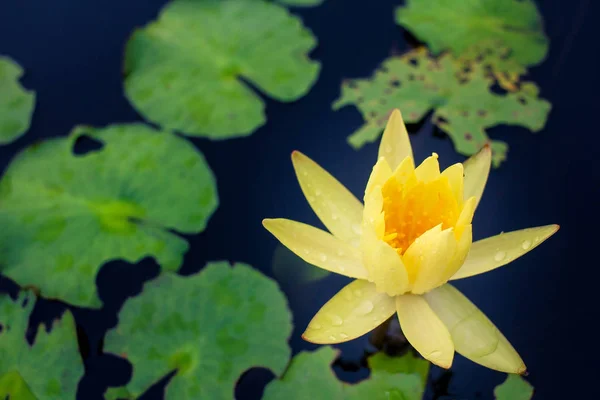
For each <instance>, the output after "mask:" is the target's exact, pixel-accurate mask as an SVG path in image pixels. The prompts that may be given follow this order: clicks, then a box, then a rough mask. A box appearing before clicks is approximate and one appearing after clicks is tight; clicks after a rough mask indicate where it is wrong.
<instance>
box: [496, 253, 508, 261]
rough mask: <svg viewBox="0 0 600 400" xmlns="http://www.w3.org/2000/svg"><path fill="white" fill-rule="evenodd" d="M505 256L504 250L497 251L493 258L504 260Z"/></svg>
mask: <svg viewBox="0 0 600 400" xmlns="http://www.w3.org/2000/svg"><path fill="white" fill-rule="evenodd" d="M505 257H506V252H505V251H499V252H497V253H496V255H495V256H494V260H496V261H502V260H504V258H505Z"/></svg>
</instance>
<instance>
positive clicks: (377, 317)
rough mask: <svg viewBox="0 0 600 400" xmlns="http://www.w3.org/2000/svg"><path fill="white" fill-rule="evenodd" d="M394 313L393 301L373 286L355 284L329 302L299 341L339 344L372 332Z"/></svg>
mask: <svg viewBox="0 0 600 400" xmlns="http://www.w3.org/2000/svg"><path fill="white" fill-rule="evenodd" d="M394 311H396V303H395V302H394V298H393V297H390V296H388V295H386V294H384V293H379V292H378V291H377V290H376V289H375V285H374V284H372V283H370V282H367V281H363V280H356V281H354V282H352V283H350V284H349V285H347V286H346V287H344V288H343V289H342V290H340V291H339V292H338V293H337V294H336V295H335V296H333V297H332V298H331V300H329V301H328V302H327V303H325V305H324V306H323V307H322V308H321V309H320V310H319V312H318V313H317V314H316V315H315V316H314V317H313V319H312V321H310V324H308V328H307V329H306V331H305V332H304V334H303V335H302V338H303V339H304V340H306V341H308V342H311V343H318V344H330V343H341V342H346V341H348V340H352V339H355V338H357V337H359V336H362V335H364V334H365V333H368V332H370V331H371V330H373V329H375V328H376V327H378V326H379V325H381V324H382V323H383V322H385V321H386V320H387V319H388V318H389V317H390V316H392V315H393V314H394Z"/></svg>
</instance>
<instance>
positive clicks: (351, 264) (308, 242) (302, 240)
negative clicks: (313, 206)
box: [263, 219, 367, 279]
mask: <svg viewBox="0 0 600 400" xmlns="http://www.w3.org/2000/svg"><path fill="white" fill-rule="evenodd" d="M263 225H264V227H265V228H266V229H267V230H268V231H269V232H271V233H272V234H273V236H275V237H276V238H277V239H278V240H279V241H280V242H281V243H282V244H283V245H284V246H285V247H287V248H288V249H290V250H291V251H293V252H294V253H295V254H296V255H298V256H299V257H300V258H302V259H303V260H304V261H306V262H307V263H309V264H313V265H315V266H317V267H320V268H323V269H326V270H327V271H331V272H335V273H336V274H341V275H345V276H349V277H351V278H361V279H366V278H367V270H366V269H365V267H364V266H363V264H362V255H361V254H360V251H359V250H358V249H357V248H355V247H353V246H351V245H350V244H348V243H346V242H344V241H343V240H340V239H338V238H336V237H335V236H333V235H331V234H329V233H328V232H325V231H322V230H320V229H318V228H315V227H313V226H310V225H306V224H303V223H300V222H296V221H291V220H289V219H265V220H263Z"/></svg>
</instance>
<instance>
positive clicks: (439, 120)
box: [333, 49, 551, 167]
mask: <svg viewBox="0 0 600 400" xmlns="http://www.w3.org/2000/svg"><path fill="white" fill-rule="evenodd" d="M493 82H494V81H493V79H492V78H490V76H489V74H488V71H487V69H486V68H485V65H483V64H481V63H473V62H469V63H466V64H465V62H464V60H458V59H456V58H454V57H453V56H452V55H451V54H447V53H446V54H444V55H442V56H440V57H432V56H431V55H430V54H428V53H427V51H426V50H424V49H418V50H414V51H411V52H409V53H406V54H405V55H403V56H400V57H391V58H388V59H387V60H385V61H384V62H383V64H382V65H381V67H379V69H378V70H377V71H376V72H375V74H374V75H373V77H372V78H371V79H355V80H350V81H347V82H344V83H343V84H342V94H341V96H340V98H339V99H338V100H336V101H335V103H334V104H333V109H334V110H337V109H339V108H341V107H343V106H346V105H351V104H352V105H355V106H356V107H358V109H359V111H360V112H361V114H362V115H363V118H364V119H365V124H364V125H363V126H362V127H361V128H359V129H358V130H357V131H356V132H354V133H353V134H352V135H351V136H350V137H349V138H348V141H349V143H350V144H351V145H352V146H353V147H354V148H360V147H362V146H363V145H364V144H366V143H368V142H374V141H375V140H377V138H378V137H379V136H380V135H381V133H382V132H383V129H384V127H385V124H386V122H387V120H388V116H389V114H390V112H391V111H392V110H393V109H394V108H399V109H400V110H401V111H402V115H403V117H404V120H405V121H406V122H408V123H416V122H419V121H421V120H422V119H423V118H424V117H425V116H426V115H427V114H428V113H429V112H430V111H431V110H433V116H432V118H433V123H434V124H436V125H437V126H438V127H439V128H440V129H441V130H443V131H444V132H446V133H447V134H448V136H450V139H452V141H453V143H454V147H455V149H456V151H457V152H459V153H460V154H463V155H465V156H470V155H473V154H475V153H476V152H478V151H479V149H481V148H482V147H483V146H484V145H485V144H487V143H490V144H491V147H492V151H493V162H494V165H495V166H496V167H497V166H499V165H500V163H501V162H502V161H503V160H504V159H505V158H506V152H507V149H508V146H507V145H506V143H504V142H500V141H490V139H489V138H488V136H487V134H486V132H485V129H487V128H490V127H493V126H496V125H502V124H505V125H520V126H524V127H526V128H528V129H530V130H531V131H534V132H537V131H539V130H541V129H542V128H543V127H544V125H545V123H546V118H547V116H548V113H549V111H550V108H551V105H550V103H549V102H548V101H546V100H543V99H540V98H539V97H538V91H539V90H538V88H537V86H536V85H535V84H533V83H531V82H522V83H520V85H519V87H518V90H515V91H513V92H507V93H505V94H498V93H495V92H493V91H492V90H491V87H492V85H493Z"/></svg>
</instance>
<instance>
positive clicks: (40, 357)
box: [0, 291, 84, 400]
mask: <svg viewBox="0 0 600 400" xmlns="http://www.w3.org/2000/svg"><path fill="white" fill-rule="evenodd" d="M34 305H35V295H34V294H33V293H32V292H26V291H23V292H21V293H19V297H18V299H17V300H16V301H13V299H11V298H10V297H9V296H8V295H6V294H0V399H11V400H45V399H48V400H55V399H61V400H69V399H73V400H74V399H75V394H76V392H77V384H78V382H79V380H80V379H81V377H82V376H83V373H84V370H83V362H82V361H81V357H80V356H79V349H78V345H77V333H76V331H75V322H74V320H73V316H72V315H71V313H70V312H69V311H65V314H64V315H63V317H62V319H61V320H59V321H56V322H55V323H54V324H53V325H52V330H51V331H50V332H49V333H48V332H47V331H46V329H44V328H42V327H40V329H36V331H37V334H36V336H35V339H34V342H33V346H30V345H29V344H28V343H27V340H26V339H25V334H26V332H27V325H28V324H29V316H30V315H31V311H32V310H33V306H34Z"/></svg>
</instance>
